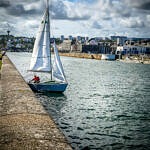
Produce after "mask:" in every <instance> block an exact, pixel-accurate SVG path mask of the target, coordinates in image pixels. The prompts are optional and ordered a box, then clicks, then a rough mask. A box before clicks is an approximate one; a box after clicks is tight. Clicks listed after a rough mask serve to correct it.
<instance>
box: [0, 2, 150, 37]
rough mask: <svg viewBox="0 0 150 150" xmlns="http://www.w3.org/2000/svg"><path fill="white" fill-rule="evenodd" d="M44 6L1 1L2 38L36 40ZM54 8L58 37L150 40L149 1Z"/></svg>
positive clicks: (66, 4) (53, 26)
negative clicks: (31, 38) (10, 35)
mask: <svg viewBox="0 0 150 150" xmlns="http://www.w3.org/2000/svg"><path fill="white" fill-rule="evenodd" d="M44 2H45V0H29V1H25V0H20V1H19V0H13V2H12V1H10V0H0V7H1V9H0V13H1V16H0V32H1V34H6V32H7V30H10V31H11V34H13V35H15V36H27V37H32V36H36V33H37V31H38V26H39V24H40V20H41V17H42V15H43V11H44V8H45V3H44ZM51 4H52V5H51ZM50 8H51V12H50V13H51V18H52V20H51V29H52V30H51V31H52V32H51V35H52V36H54V37H60V36H61V35H64V36H65V37H68V36H69V35H72V36H85V37H86V36H87V37H110V36H113V35H115V36H127V37H139V38H149V37H150V30H149V29H150V2H149V0H143V1H141V0H134V1H132V0H124V1H123V0H64V1H62V0H52V1H51V2H50Z"/></svg>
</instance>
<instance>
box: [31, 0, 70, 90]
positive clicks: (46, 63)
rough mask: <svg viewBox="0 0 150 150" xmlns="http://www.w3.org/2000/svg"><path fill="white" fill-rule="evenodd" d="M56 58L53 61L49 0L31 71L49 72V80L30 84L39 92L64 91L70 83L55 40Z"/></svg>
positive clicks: (33, 55)
mask: <svg viewBox="0 0 150 150" xmlns="http://www.w3.org/2000/svg"><path fill="white" fill-rule="evenodd" d="M52 46H53V49H54V60H53V62H52V55H51V44H50V19H49V0H47V4H46V10H45V13H44V15H43V18H42V21H41V24H40V26H39V31H38V33H37V36H36V40H35V43H34V48H33V53H32V57H31V62H30V69H29V71H32V72H42V73H49V81H46V82H40V83H33V82H29V83H28V85H29V86H30V87H31V89H32V90H33V91H38V92H64V91H65V90H66V87H67V85H68V83H67V80H66V77H65V74H64V70H63V66H62V63H61V60H60V56H59V53H58V49H57V46H56V44H55V41H54V43H53V45H52Z"/></svg>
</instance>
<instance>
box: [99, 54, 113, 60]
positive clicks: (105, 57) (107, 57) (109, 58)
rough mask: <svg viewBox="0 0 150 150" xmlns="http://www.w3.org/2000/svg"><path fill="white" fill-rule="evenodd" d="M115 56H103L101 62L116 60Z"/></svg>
mask: <svg viewBox="0 0 150 150" xmlns="http://www.w3.org/2000/svg"><path fill="white" fill-rule="evenodd" d="M115 59H116V58H115V54H102V57H101V60H115Z"/></svg>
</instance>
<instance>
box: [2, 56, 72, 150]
mask: <svg viewBox="0 0 150 150" xmlns="http://www.w3.org/2000/svg"><path fill="white" fill-rule="evenodd" d="M0 149H2V150H14V149H16V150H36V149H37V150H56V149H57V150H58V149H59V150H72V148H71V146H70V144H69V143H68V141H67V140H66V138H65V136H64V135H63V133H62V132H61V131H60V130H59V129H58V127H57V126H56V124H55V123H54V121H53V120H52V118H51V117H50V116H49V115H48V113H47V112H46V111H45V109H44V107H43V106H42V104H41V103H40V102H39V101H38V100H37V99H36V97H35V95H34V93H33V92H32V91H31V89H30V88H29V86H28V85H27V84H26V82H25V81H24V79H23V78H22V76H21V75H20V74H19V72H18V71H17V69H16V68H15V66H14V65H13V64H12V63H11V61H10V60H9V59H8V57H7V56H4V57H3V65H2V70H1V79H0Z"/></svg>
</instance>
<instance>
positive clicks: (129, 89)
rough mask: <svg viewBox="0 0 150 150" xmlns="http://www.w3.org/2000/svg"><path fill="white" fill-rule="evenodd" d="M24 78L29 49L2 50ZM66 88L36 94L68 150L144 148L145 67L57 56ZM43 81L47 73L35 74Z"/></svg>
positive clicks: (149, 107)
mask: <svg viewBox="0 0 150 150" xmlns="http://www.w3.org/2000/svg"><path fill="white" fill-rule="evenodd" d="M7 55H8V56H9V58H10V59H11V61H12V62H13V63H14V64H15V66H16V67H17V69H18V70H19V72H20V73H21V75H22V76H23V77H24V79H25V80H26V81H28V80H30V79H31V78H32V77H33V76H32V74H31V73H30V72H27V70H28V69H29V63H30V57H31V53H7ZM61 60H62V63H63V66H64V70H65V74H66V77H67V80H68V83H69V85H68V87H67V89H66V91H65V92H64V93H63V94H57V93H56V94H52V93H44V94H43V93H36V96H37V98H38V100H39V101H40V102H41V104H42V105H43V106H44V108H45V109H46V111H47V112H48V113H49V114H50V115H51V116H52V118H53V119H54V121H55V122H56V124H57V125H58V127H59V128H60V129H61V131H62V132H63V133H64V135H65V136H66V138H67V139H68V141H69V142H70V143H71V145H72V147H73V149H75V150H82V149H87V150H88V149H91V150H95V149H97V150H117V149H123V150H148V149H150V65H145V64H134V63H123V62H119V61H100V60H92V59H81V58H72V57H61ZM40 77H41V78H42V80H48V79H49V75H48V74H47V75H41V76H40Z"/></svg>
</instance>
